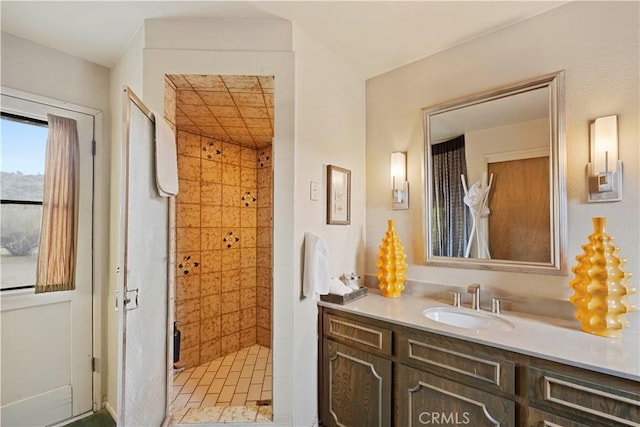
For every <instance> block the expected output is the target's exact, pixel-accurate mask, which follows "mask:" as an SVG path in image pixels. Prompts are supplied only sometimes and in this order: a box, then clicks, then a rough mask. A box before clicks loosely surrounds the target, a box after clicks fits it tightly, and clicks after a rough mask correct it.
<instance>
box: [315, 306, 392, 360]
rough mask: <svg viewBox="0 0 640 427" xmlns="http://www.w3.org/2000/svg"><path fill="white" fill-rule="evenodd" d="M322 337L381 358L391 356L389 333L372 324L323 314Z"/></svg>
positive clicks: (383, 328)
mask: <svg viewBox="0 0 640 427" xmlns="http://www.w3.org/2000/svg"><path fill="white" fill-rule="evenodd" d="M323 329H324V335H325V336H326V337H329V338H331V339H333V340H335V341H338V342H342V343H343V344H347V345H350V346H352V347H354V348H358V349H360V350H364V351H368V352H370V353H374V354H379V355H382V356H391V354H392V347H391V335H392V333H391V331H390V330H389V329H387V328H385V327H384V326H381V325H377V324H375V323H374V322H371V323H368V322H362V321H360V320H353V319H350V318H347V317H343V316H335V315H332V314H325V315H324V317H323Z"/></svg>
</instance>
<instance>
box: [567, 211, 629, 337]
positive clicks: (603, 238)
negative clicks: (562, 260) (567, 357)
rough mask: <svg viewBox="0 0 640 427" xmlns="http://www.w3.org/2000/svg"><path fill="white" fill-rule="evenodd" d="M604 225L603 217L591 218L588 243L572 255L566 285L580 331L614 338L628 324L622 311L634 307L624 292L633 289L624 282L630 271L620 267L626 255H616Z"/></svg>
mask: <svg viewBox="0 0 640 427" xmlns="http://www.w3.org/2000/svg"><path fill="white" fill-rule="evenodd" d="M606 225H607V219H606V218H601V217H597V218H593V234H591V235H589V243H587V244H585V245H582V249H583V250H584V252H583V253H582V254H581V255H578V256H577V257H576V260H577V261H578V265H576V266H575V267H573V268H572V269H571V271H572V272H573V273H574V274H575V277H574V278H573V280H571V282H569V286H571V288H573V290H574V291H575V293H574V294H573V296H571V298H570V301H571V303H572V304H573V305H574V306H576V308H577V311H576V313H575V317H576V319H578V320H579V321H580V323H581V324H582V330H583V331H585V332H589V333H591V334H595V335H600V336H603V337H612V338H616V337H619V336H620V335H621V334H622V328H624V327H625V326H628V325H629V322H628V321H627V320H626V318H625V313H627V312H629V311H632V310H633V309H634V307H631V306H630V305H629V304H628V301H627V296H628V295H631V294H633V293H635V291H636V290H635V289H632V288H630V287H629V286H628V282H629V279H630V278H631V273H626V272H625V271H624V270H623V267H624V264H625V263H626V259H620V258H619V257H618V256H617V253H618V248H617V247H616V246H614V245H613V243H612V240H613V237H611V236H610V235H609V234H607V232H606Z"/></svg>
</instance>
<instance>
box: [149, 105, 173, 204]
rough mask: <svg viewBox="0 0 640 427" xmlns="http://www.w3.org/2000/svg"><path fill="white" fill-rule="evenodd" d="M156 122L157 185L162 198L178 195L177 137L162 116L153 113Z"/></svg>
mask: <svg viewBox="0 0 640 427" xmlns="http://www.w3.org/2000/svg"><path fill="white" fill-rule="evenodd" d="M153 116H154V117H155V122H156V185H157V186H158V193H160V196H162V197H170V196H175V195H177V194H178V155H177V152H176V136H175V134H174V133H173V130H171V128H170V127H169V125H168V124H167V122H165V121H164V118H163V117H162V115H161V114H158V113H153Z"/></svg>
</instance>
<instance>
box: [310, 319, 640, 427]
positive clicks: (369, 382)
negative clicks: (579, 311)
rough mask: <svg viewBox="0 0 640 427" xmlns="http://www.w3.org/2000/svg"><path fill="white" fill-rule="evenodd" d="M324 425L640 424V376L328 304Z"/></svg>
mask: <svg viewBox="0 0 640 427" xmlns="http://www.w3.org/2000/svg"><path fill="white" fill-rule="evenodd" d="M320 319H321V322H320V327H321V331H320V332H321V333H320V336H321V339H320V341H319V351H320V354H319V356H320V357H319V360H320V363H319V374H320V381H319V385H320V393H319V396H320V397H319V398H320V402H319V403H320V417H321V425H323V426H346V427H370V426H396V427H409V426H425V425H440V426H464V425H467V426H474V427H475V426H501V427H505V426H506V427H509V426H519V427H559V426H562V427H601V426H608V427H613V426H632V427H640V383H639V382H637V381H632V380H627V379H623V378H619V377H614V376H610V375H605V374H602V373H598V372H593V371H590V370H586V369H581V368H577V367H573V366H567V365H564V364H561V363H556V362H552V361H548V360H544V359H540V358H537V357H532V356H528V355H526V354H521V353H518V352H513V351H507V350H503V349H498V348H494V347H492V346H489V345H483V344H478V343H472V342H469V341H466V340H464V339H459V338H453V337H449V336H445V335H441V334H438V333H434V332H426V331H423V330H418V329H415V328H411V327H408V326H404V325H399V324H396V323H393V322H383V321H381V320H378V319H372V318H369V317H366V316H361V315H356V314H353V313H348V312H343V311H341V310H339V309H334V308H330V307H320Z"/></svg>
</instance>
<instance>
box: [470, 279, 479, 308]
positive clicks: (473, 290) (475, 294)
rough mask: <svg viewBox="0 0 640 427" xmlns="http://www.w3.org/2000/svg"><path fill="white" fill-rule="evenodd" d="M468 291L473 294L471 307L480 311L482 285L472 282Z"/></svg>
mask: <svg viewBox="0 0 640 427" xmlns="http://www.w3.org/2000/svg"><path fill="white" fill-rule="evenodd" d="M467 293H469V294H471V296H472V299H471V309H472V310H476V311H480V285H478V284H477V283H472V284H471V285H469V286H467Z"/></svg>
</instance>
